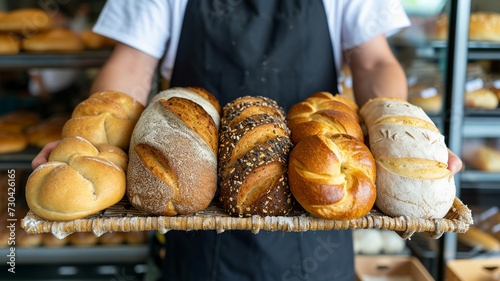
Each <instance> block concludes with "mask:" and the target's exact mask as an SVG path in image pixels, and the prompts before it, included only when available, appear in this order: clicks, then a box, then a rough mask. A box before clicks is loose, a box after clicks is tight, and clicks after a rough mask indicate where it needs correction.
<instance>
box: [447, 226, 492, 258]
mask: <svg viewBox="0 0 500 281" xmlns="http://www.w3.org/2000/svg"><path fill="white" fill-rule="evenodd" d="M457 238H458V241H460V242H462V243H464V244H466V245H468V246H470V247H474V248H476V247H478V248H480V249H482V250H484V251H486V252H500V240H498V239H496V238H495V237H494V236H493V235H491V234H489V233H487V232H485V231H482V230H480V229H478V228H476V227H474V226H471V227H470V228H469V229H468V230H467V231H466V232H465V233H458V234H457Z"/></svg>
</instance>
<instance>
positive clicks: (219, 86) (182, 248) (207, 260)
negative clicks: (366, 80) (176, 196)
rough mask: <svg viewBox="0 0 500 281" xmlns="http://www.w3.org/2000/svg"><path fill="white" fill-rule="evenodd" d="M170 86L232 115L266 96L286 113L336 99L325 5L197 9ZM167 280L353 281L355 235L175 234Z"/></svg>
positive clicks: (262, 3) (263, 2) (239, 1)
mask: <svg viewBox="0 0 500 281" xmlns="http://www.w3.org/2000/svg"><path fill="white" fill-rule="evenodd" d="M171 86H173V87H186V86H199V87H203V88H205V89H207V90H208V91H209V92H211V93H212V94H213V95H214V96H215V97H216V98H217V99H218V100H219V102H220V104H221V106H224V105H225V104H226V103H227V102H230V101H232V100H234V99H236V98H237V97H241V96H245V95H252V96H256V95H262V96H267V97H270V98H272V99H274V100H276V101H277V102H278V104H279V105H281V106H282V107H283V108H284V109H285V111H287V110H288V109H289V108H290V107H291V106H292V105H293V104H295V103H298V102H300V101H302V100H303V99H305V98H307V97H308V96H310V95H311V94H313V93H315V92H318V91H328V92H332V93H336V92H337V75H336V70H335V62H334V57H333V51H332V44H331V41H330V35H329V30H328V23H327V20H326V15H325V10H324V7H323V2H322V0H307V1H304V0H286V1H283V0H248V1H244V0H225V1H224V0H213V1H208V0H190V1H188V4H187V7H186V12H185V15H184V22H183V26H182V32H181V37H180V41H179V47H178V51H177V56H176V60H175V64H174V69H173V75H172V79H171ZM165 240H166V242H165V248H166V255H165V261H164V268H163V274H164V279H165V280H197V281H199V280H238V281H239V280H354V256H353V248H352V235H351V231H349V230H343V231H318V232H312V231H311V232H271V231H260V232H259V234H257V235H255V234H253V233H252V232H250V231H226V232H223V233H221V234H217V233H216V232H215V231H188V232H185V231H169V232H167V233H166V234H165Z"/></svg>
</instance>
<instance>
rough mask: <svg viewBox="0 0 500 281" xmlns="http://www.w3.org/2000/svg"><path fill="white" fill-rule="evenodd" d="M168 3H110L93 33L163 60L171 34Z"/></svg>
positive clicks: (144, 0) (145, 0)
mask: <svg viewBox="0 0 500 281" xmlns="http://www.w3.org/2000/svg"><path fill="white" fill-rule="evenodd" d="M170 16H171V6H170V4H169V2H168V1H165V0H163V1H162V0H141V1H136V0H108V1H107V2H106V4H105V6H104V8H103V10H102V11H101V14H100V15H99V18H98V20H97V23H96V24H95V25H94V28H93V31H94V32H96V33H99V34H101V35H103V36H106V37H109V38H111V39H114V40H116V41H118V42H121V43H123V44H126V45H129V46H131V47H133V48H135V49H138V50H140V51H142V52H144V53H146V54H148V55H150V56H153V57H155V58H157V59H160V58H161V57H162V56H163V54H164V52H165V48H166V44H167V41H168V39H169V37H170V35H171V32H170V28H171V21H170Z"/></svg>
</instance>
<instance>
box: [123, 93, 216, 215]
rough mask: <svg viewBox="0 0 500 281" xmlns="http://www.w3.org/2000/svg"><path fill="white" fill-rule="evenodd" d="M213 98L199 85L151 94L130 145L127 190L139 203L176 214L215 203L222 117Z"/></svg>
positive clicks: (144, 207) (140, 206)
mask: <svg viewBox="0 0 500 281" xmlns="http://www.w3.org/2000/svg"><path fill="white" fill-rule="evenodd" d="M205 96H206V97H208V98H205ZM214 102H215V103H217V101H216V100H215V98H214V97H213V96H212V95H211V94H210V93H208V92H206V91H205V90H203V89H199V88H171V89H168V90H166V91H163V92H161V93H159V94H158V95H156V96H155V97H154V98H153V99H152V100H151V102H150V104H149V105H148V107H147V108H146V109H145V110H144V112H143V114H142V115H141V117H140V118H139V121H138V122H137V125H136V126H135V129H134V131H133V133H132V138H131V142H130V149H129V157H130V162H129V163H130V164H129V167H128V172H127V196H128V198H129V200H130V202H131V203H132V205H134V206H135V207H136V208H137V209H139V210H142V211H145V212H148V213H152V214H157V215H168V216H173V215H177V214H191V213H195V212H198V211H202V210H203V209H205V208H206V207H207V206H208V204H210V202H211V201H212V199H213V197H214V195H215V191H216V189H217V147H218V139H219V137H218V127H219V123H220V115H219V113H218V110H217V104H216V105H214V104H213V103H214Z"/></svg>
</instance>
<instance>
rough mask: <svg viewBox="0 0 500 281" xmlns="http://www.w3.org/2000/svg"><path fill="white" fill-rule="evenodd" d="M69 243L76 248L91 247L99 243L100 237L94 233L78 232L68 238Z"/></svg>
mask: <svg viewBox="0 0 500 281" xmlns="http://www.w3.org/2000/svg"><path fill="white" fill-rule="evenodd" d="M67 239H68V240H69V243H70V244H71V245H73V246H76V247H90V246H94V245H96V244H97V243H98V242H99V237H97V236H95V235H94V233H92V232H76V233H73V234H71V235H69V236H68V237H67Z"/></svg>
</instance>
